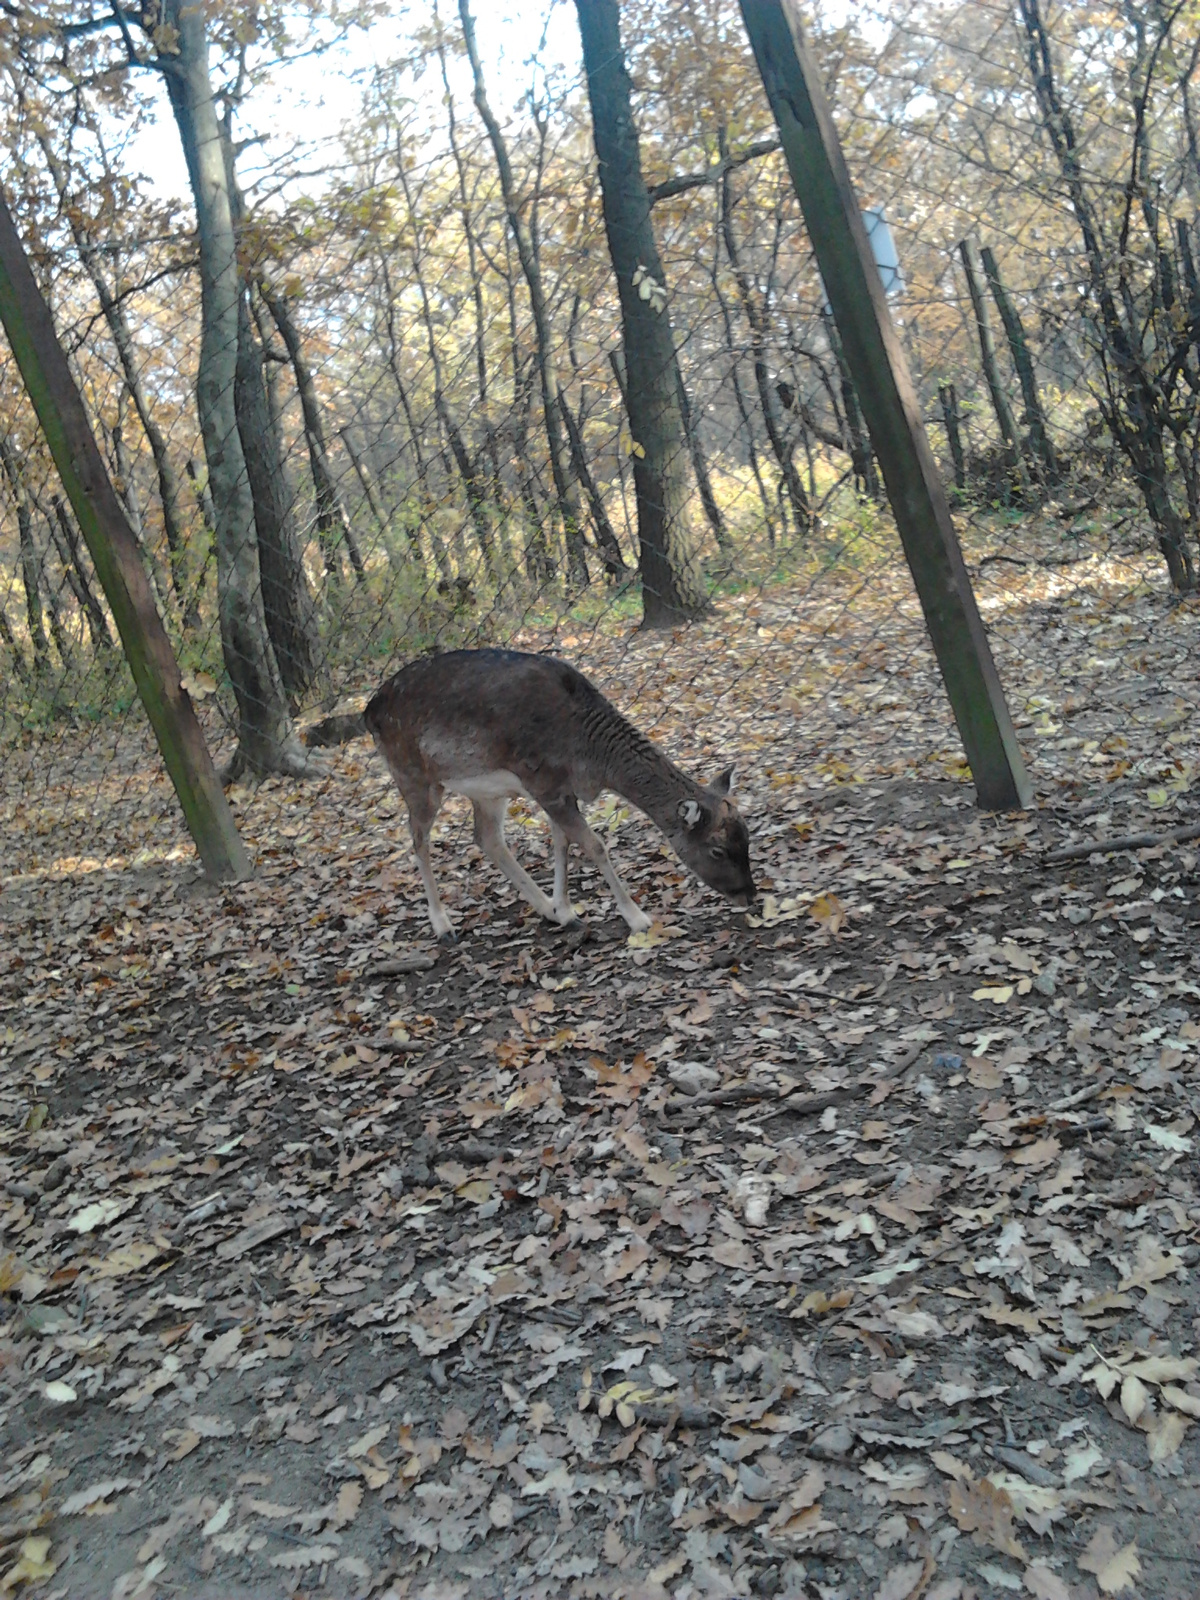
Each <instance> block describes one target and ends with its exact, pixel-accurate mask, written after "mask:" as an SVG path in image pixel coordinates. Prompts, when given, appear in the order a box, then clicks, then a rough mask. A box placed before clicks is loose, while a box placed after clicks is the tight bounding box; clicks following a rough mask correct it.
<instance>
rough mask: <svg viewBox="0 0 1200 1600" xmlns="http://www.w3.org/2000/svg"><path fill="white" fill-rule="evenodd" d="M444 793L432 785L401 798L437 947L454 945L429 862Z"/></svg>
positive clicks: (448, 918) (452, 935)
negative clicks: (435, 819)
mask: <svg viewBox="0 0 1200 1600" xmlns="http://www.w3.org/2000/svg"><path fill="white" fill-rule="evenodd" d="M444 793H445V791H444V790H443V788H442V786H441V784H431V785H430V786H429V787H428V788H421V789H407V790H405V791H404V798H405V801H406V802H407V804H408V825H409V828H410V829H411V831H412V842H413V855H415V856H416V858H417V869H418V871H419V872H420V874H421V882H422V883H423V884H424V885H425V899H426V900H427V902H428V904H429V920H430V922H431V923H432V924H433V931H434V934H435V935H436V936H437V938H438V940H439V941H440V943H442V944H453V943H454V924H453V923H452V922H451V921H450V917H449V914H448V913H447V911H446V908H445V906H444V905H443V904H442V897H441V895H440V894H439V893H438V886H437V884H436V883H435V882H434V879H433V867H432V865H431V863H430V860H429V835H430V831H431V829H432V828H433V819H434V818H435V817H436V816H437V814H438V812H439V810H440V809H441V805H442V796H443V794H444Z"/></svg>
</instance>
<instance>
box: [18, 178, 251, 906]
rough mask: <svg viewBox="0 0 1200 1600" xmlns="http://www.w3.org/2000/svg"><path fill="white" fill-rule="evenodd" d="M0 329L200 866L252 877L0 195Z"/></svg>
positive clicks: (109, 483) (133, 547)
mask: <svg viewBox="0 0 1200 1600" xmlns="http://www.w3.org/2000/svg"><path fill="white" fill-rule="evenodd" d="M0 322H3V324H4V331H5V333H6V334H7V335H8V342H9V345H10V347H11V349H12V353H13V356H14V358H15V360H16V363H17V366H18V367H19V368H20V371H21V377H22V379H23V380H24V383H25V388H26V389H27V390H28V393H29V398H30V400H31V401H32V402H33V408H34V410H35V411H36V412H37V417H38V421H39V422H40V423H41V425H42V432H43V433H44V434H45V436H46V443H47V444H48V445H49V447H50V453H51V455H52V456H53V457H54V464H55V466H56V467H57V468H58V473H59V477H60V478H61V479H62V486H63V488H64V489H65V490H66V494H67V498H68V500H70V502H71V506H72V508H73V510H74V512H75V516H76V518H77V519H78V522H79V526H80V528H81V529H82V531H83V537H84V540H85V542H86V544H87V547H88V550H89V551H90V553H91V557H92V564H93V566H94V567H95V569H96V576H97V577H98V578H99V580H100V584H101V587H102V588H103V590H104V593H105V595H106V597H107V599H108V603H109V605H110V606H111V608H112V614H113V619H114V621H115V622H116V625H117V631H118V633H119V634H120V636H121V643H122V645H123V646H124V649H125V657H126V659H127V661H128V662H129V668H130V671H131V672H132V673H133V678H134V682H135V683H136V684H137V689H138V693H139V695H140V696H141V699H142V704H143V705H144V706H145V708H146V715H147V716H148V717H149V719H150V724H151V726H152V727H153V729H154V733H155V737H156V738H157V740H158V747H159V749H160V751H161V752H162V758H163V761H164V762H165V764H166V768H167V771H168V772H169V773H170V775H171V781H172V783H173V784H174V785H175V793H176V794H177V795H178V796H179V803H180V805H181V806H182V807H183V814H184V817H185V819H186V821H187V825H188V830H189V831H190V833H191V835H192V838H193V839H194V840H195V843H196V849H197V851H198V852H199V855H200V859H201V861H202V862H203V863H204V867H205V870H206V871H207V872H208V873H209V874H210V876H212V877H214V878H224V879H241V878H248V877H249V876H250V872H251V867H250V858H249V857H248V856H247V854H246V848H245V846H244V845H243V843H242V841H241V838H240V836H239V834H238V831H237V826H236V824H235V823H234V820H233V813H232V812H231V811H230V809H229V805H228V802H227V801H226V799H225V795H224V793H223V792H222V789H221V784H220V781H219V780H218V778H217V774H216V771H215V770H214V768H213V764H212V757H211V756H210V755H209V752H208V746H207V745H206V744H205V742H204V734H203V733H202V732H201V729H200V724H199V723H198V722H197V720H196V713H195V710H194V709H193V707H192V702H191V700H190V699H189V698H188V696H187V694H186V693H185V692H184V689H183V686H182V684H181V683H180V681H179V665H178V663H177V662H176V660H175V656H174V654H173V652H172V650H171V643H170V640H169V639H168V638H167V634H166V630H165V628H164V627H163V625H162V619H161V618H160V617H159V614H158V611H157V609H156V608H155V604H154V596H153V594H152V593H151V590H150V581H149V579H148V578H147V576H146V569H145V568H144V567H143V565H142V560H141V552H140V551H139V549H138V546H137V542H136V540H135V539H134V536H133V533H132V530H131V529H130V527H129V523H128V521H127V520H126V517H125V512H124V511H123V509H122V508H121V504H120V502H119V501H118V499H117V496H116V491H115V490H114V488H113V486H112V481H111V479H110V478H109V476H108V472H107V471H106V469H105V466H104V459H103V457H102V456H101V454H100V451H99V448H98V447H97V445H96V441H95V438H94V437H93V435H92V430H91V427H90V426H89V424H88V419H87V413H86V412H85V411H84V408H83V400H82V399H81V397H80V394H79V390H78V389H77V388H76V386H75V380H74V379H73V378H72V376H71V369H70V368H69V367H68V365H67V358H66V356H65V355H64V354H63V351H62V346H61V345H60V344H59V342H58V335H57V334H56V333H55V331H54V322H53V319H52V318H51V315H50V310H49V307H48V306H47V305H46V302H45V300H43V298H42V295H41V291H40V290H39V289H38V286H37V284H36V282H35V281H34V277H33V273H32V271H31V270H30V267H29V262H28V260H27V259H26V256H25V251H24V248H23V246H22V244H21V240H20V237H19V235H18V233H17V230H16V227H15V226H14V224H13V220H12V215H11V213H10V212H9V209H8V205H7V202H6V201H5V199H4V196H3V195H2V194H0Z"/></svg>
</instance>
